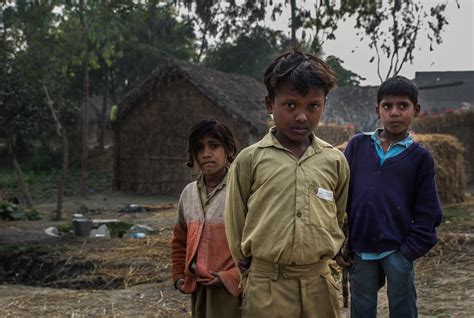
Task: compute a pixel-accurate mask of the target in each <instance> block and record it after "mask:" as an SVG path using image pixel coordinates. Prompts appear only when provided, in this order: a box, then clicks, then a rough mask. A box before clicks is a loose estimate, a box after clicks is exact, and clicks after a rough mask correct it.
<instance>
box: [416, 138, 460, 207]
mask: <svg viewBox="0 0 474 318" xmlns="http://www.w3.org/2000/svg"><path fill="white" fill-rule="evenodd" d="M413 139H414V140H415V141H416V142H418V143H420V144H421V145H423V146H424V147H425V148H426V149H428V150H429V151H430V152H431V155H432V156H433V159H434V161H435V164H436V184H437V186H438V194H439V197H440V199H441V201H442V202H443V203H445V204H449V203H459V202H463V201H464V200H465V195H464V191H465V190H466V175H465V168H464V146H463V145H462V144H461V143H460V142H459V140H458V139H457V138H456V137H454V136H451V135H442V134H426V135H422V134H415V135H414V136H413Z"/></svg>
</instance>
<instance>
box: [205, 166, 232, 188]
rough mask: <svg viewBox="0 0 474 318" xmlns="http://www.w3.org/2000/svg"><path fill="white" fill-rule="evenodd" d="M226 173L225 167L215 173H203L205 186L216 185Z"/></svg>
mask: <svg viewBox="0 0 474 318" xmlns="http://www.w3.org/2000/svg"><path fill="white" fill-rule="evenodd" d="M226 174H227V168H225V167H224V168H223V169H221V170H219V171H217V172H216V173H213V174H205V175H204V183H205V184H206V186H207V187H216V186H217V185H218V184H219V183H221V181H222V179H224V177H225V175H226Z"/></svg>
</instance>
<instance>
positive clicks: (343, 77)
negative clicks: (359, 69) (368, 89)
mask: <svg viewBox="0 0 474 318" xmlns="http://www.w3.org/2000/svg"><path fill="white" fill-rule="evenodd" d="M326 63H327V64H328V65H329V66H330V67H331V69H332V70H333V71H334V72H335V73H336V79H337V86H338V87H345V86H357V85H359V84H360V81H363V80H365V78H363V77H361V76H360V75H358V74H356V73H354V72H352V71H350V70H348V69H346V68H344V66H342V64H343V63H344V61H343V60H341V59H340V58H338V57H336V56H334V55H330V56H328V57H327V58H326Z"/></svg>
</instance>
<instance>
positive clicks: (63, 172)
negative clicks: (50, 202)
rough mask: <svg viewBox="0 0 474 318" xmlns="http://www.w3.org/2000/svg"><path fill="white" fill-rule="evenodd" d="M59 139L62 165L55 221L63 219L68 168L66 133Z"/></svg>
mask: <svg viewBox="0 0 474 318" xmlns="http://www.w3.org/2000/svg"><path fill="white" fill-rule="evenodd" d="M61 137H62V144H63V165H62V167H61V176H60V177H59V182H58V200H57V204H56V215H55V216H54V219H55V220H56V221H59V220H61V219H62V217H63V198H64V184H65V181H66V175H67V168H68V166H69V143H68V140H67V136H66V133H65V132H63V134H62V136H61Z"/></svg>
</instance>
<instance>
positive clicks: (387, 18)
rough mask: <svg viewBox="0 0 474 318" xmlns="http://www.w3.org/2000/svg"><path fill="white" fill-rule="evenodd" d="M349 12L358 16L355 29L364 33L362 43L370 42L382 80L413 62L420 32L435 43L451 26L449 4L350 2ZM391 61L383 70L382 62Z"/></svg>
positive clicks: (413, 0) (408, 0) (390, 0)
mask: <svg viewBox="0 0 474 318" xmlns="http://www.w3.org/2000/svg"><path fill="white" fill-rule="evenodd" d="M346 5H347V8H346V9H347V11H348V12H350V13H351V14H355V15H356V25H355V27H356V28H358V29H359V30H361V32H359V34H358V35H360V36H361V40H362V39H364V38H368V39H369V47H370V48H371V49H373V50H374V51H375V55H374V56H372V57H371V58H370V60H369V62H371V63H372V62H374V61H376V63H377V74H378V77H379V79H380V81H381V82H382V81H384V80H385V79H387V78H389V77H391V76H394V75H397V74H398V73H399V72H400V71H401V70H402V68H403V65H404V64H405V63H406V62H410V63H412V62H413V59H414V55H413V53H414V50H415V48H416V44H418V43H419V42H418V40H419V36H420V31H422V30H424V31H425V32H426V33H427V34H428V35H427V37H428V39H429V41H430V50H433V45H434V44H440V43H441V42H442V38H441V32H442V31H443V29H444V27H445V26H446V25H447V24H448V22H447V20H446V17H445V15H444V11H445V9H446V3H438V4H433V2H426V1H421V0H405V1H402V0H384V1H361V0H357V1H347V2H346ZM383 60H387V61H388V64H389V65H388V69H387V70H385V71H383V70H382V66H381V62H382V61H383Z"/></svg>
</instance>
